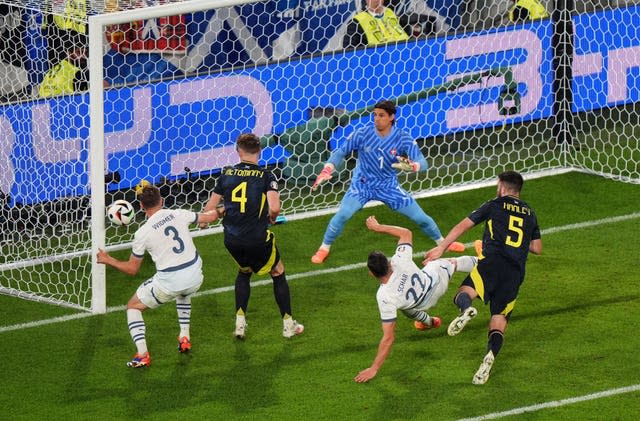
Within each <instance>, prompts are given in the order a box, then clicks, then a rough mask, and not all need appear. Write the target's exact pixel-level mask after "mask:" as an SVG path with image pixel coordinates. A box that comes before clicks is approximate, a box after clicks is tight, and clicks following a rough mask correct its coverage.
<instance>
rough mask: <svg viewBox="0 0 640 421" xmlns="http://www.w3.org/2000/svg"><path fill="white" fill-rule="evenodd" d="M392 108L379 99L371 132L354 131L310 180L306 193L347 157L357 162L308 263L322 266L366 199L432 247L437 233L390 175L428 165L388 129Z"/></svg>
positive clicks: (403, 135) (405, 137)
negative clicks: (401, 219) (399, 217)
mask: <svg viewBox="0 0 640 421" xmlns="http://www.w3.org/2000/svg"><path fill="white" fill-rule="evenodd" d="M395 116H396V106H395V104H394V103H393V102H392V101H389V100H382V101H380V102H378V103H377V104H375V105H374V110H373V123H374V125H373V127H371V126H367V127H363V128H361V129H358V130H356V131H355V132H354V133H353V134H352V135H351V136H350V137H349V139H347V141H346V142H345V143H344V144H343V145H342V146H340V147H338V148H336V149H335V150H334V151H333V152H332V154H331V156H330V157H329V160H328V161H327V163H326V164H325V166H324V169H323V170H322V171H321V172H320V174H319V175H318V176H317V177H316V180H315V182H314V183H313V187H312V190H316V189H317V188H318V186H319V185H320V184H322V183H324V182H326V181H328V180H330V179H331V176H332V172H333V171H334V169H335V168H336V167H337V166H338V165H339V164H340V163H341V162H342V160H343V159H344V158H345V157H346V156H347V154H349V153H351V152H353V151H357V152H358V161H357V164H356V168H355V170H354V173H353V178H352V179H351V185H350V186H349V189H348V190H347V193H346V194H345V196H344V197H343V199H342V202H341V203H340V207H339V209H338V212H337V213H336V214H335V215H334V216H333V218H331V221H330V222H329V225H328V226H327V229H326V231H325V233H324V239H323V241H322V244H321V245H320V248H318V251H316V253H315V254H314V255H313V257H311V262H313V263H316V264H320V263H323V262H324V261H325V260H326V258H327V256H329V251H330V249H331V245H332V244H333V242H334V241H335V240H336V238H337V237H338V236H339V235H340V233H341V232H342V229H343V228H344V225H345V224H346V223H347V221H348V220H349V219H351V217H352V216H353V214H355V213H356V212H357V211H358V210H360V209H362V207H363V206H364V205H365V204H366V203H367V202H369V201H371V200H378V201H381V202H383V203H385V204H386V205H387V206H389V207H390V208H391V209H393V210H394V211H396V212H399V213H401V214H403V215H405V216H406V217H408V218H409V219H411V220H412V221H414V222H415V223H416V224H418V226H419V227H420V229H421V230H422V231H423V232H424V233H425V234H426V235H427V236H428V237H430V238H431V239H433V240H434V241H435V242H436V243H437V244H440V242H442V240H443V238H442V234H441V232H440V229H439V228H438V225H437V224H436V223H435V221H434V220H433V218H431V217H430V216H429V215H427V214H426V213H425V212H424V211H423V210H422V208H420V206H419V205H418V203H417V202H416V200H415V199H414V198H413V197H412V196H411V195H410V194H409V193H408V192H407V191H406V190H404V189H403V188H402V187H401V186H400V183H399V182H398V177H397V175H396V170H401V171H409V172H422V171H426V170H427V167H428V164H427V161H426V160H425V158H424V156H423V155H422V153H421V152H420V149H419V148H418V145H417V144H416V142H415V141H414V140H413V139H412V138H411V137H410V136H409V134H408V133H407V132H405V131H403V130H401V129H398V128H396V127H394V124H395ZM448 250H450V251H455V252H459V253H461V252H463V251H464V245H463V244H461V243H458V242H454V243H452V244H451V245H450V246H449V247H448Z"/></svg>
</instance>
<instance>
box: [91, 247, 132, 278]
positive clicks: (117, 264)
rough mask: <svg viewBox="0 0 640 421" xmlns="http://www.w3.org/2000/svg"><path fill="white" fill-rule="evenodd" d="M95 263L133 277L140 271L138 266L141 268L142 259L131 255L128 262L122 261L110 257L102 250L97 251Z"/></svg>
mask: <svg viewBox="0 0 640 421" xmlns="http://www.w3.org/2000/svg"><path fill="white" fill-rule="evenodd" d="M97 262H98V263H102V264H105V265H109V266H112V267H114V268H116V269H118V270H119V271H120V272H123V273H126V274H127V275H135V274H136V273H138V271H139V270H140V266H142V259H141V258H140V257H136V256H134V255H133V254H132V255H131V256H129V260H127V261H122V260H118V259H116V258H115V257H113V256H111V255H110V254H109V253H107V252H106V251H105V250H103V249H98V253H97Z"/></svg>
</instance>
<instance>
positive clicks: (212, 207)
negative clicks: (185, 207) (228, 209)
mask: <svg viewBox="0 0 640 421" xmlns="http://www.w3.org/2000/svg"><path fill="white" fill-rule="evenodd" d="M221 200H222V196H221V195H219V194H218V193H211V197H210V198H209V201H208V202H207V204H206V205H204V209H202V213H203V214H208V213H209V212H212V211H213V212H216V213H218V217H220V216H221V214H224V205H222V206H220V205H221V203H220V201H221ZM216 219H217V218H216ZM214 221H215V219H214ZM211 222H213V221H211ZM207 225H209V222H205V221H200V220H198V226H199V227H200V228H202V229H204V228H207Z"/></svg>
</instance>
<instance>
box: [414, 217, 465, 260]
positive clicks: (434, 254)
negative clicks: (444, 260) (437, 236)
mask: <svg viewBox="0 0 640 421" xmlns="http://www.w3.org/2000/svg"><path fill="white" fill-rule="evenodd" d="M474 226H475V224H474V222H473V221H472V220H471V219H469V218H464V219H463V220H462V221H460V222H458V225H456V226H455V227H453V228H452V229H451V231H449V234H447V236H446V237H445V238H444V240H442V242H441V243H440V244H438V245H437V246H436V247H434V248H432V249H431V250H429V251H428V252H427V254H425V256H424V260H423V261H422V264H423V265H426V264H427V263H429V262H431V261H432V260H436V259H439V258H440V257H441V256H442V254H443V253H444V252H445V251H446V250H447V248H448V247H449V246H450V245H451V243H453V242H454V241H456V240H457V239H458V237H460V236H461V235H462V234H464V233H465V232H467V231H469V230H470V229H471V228H473V227H474Z"/></svg>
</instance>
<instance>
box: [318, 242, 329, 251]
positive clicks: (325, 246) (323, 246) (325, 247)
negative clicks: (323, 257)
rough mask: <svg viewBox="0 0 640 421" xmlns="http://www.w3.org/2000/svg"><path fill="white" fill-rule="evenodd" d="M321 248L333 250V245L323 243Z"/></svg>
mask: <svg viewBox="0 0 640 421" xmlns="http://www.w3.org/2000/svg"><path fill="white" fill-rule="evenodd" d="M320 248H321V249H325V250H331V244H327V243H322V244H320Z"/></svg>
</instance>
